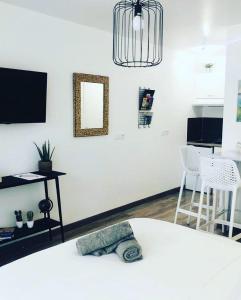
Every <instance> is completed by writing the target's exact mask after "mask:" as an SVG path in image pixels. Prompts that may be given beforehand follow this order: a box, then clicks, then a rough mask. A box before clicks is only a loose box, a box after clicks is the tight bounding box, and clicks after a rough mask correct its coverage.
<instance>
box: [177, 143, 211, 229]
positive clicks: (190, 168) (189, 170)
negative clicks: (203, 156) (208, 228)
mask: <svg viewBox="0 0 241 300" xmlns="http://www.w3.org/2000/svg"><path fill="white" fill-rule="evenodd" d="M181 162H182V166H183V169H184V171H183V176H182V182H181V188H180V192H179V197H178V202H177V208H176V214H175V219H174V223H177V217H178V214H179V213H182V214H185V215H188V220H187V224H190V218H191V217H195V218H197V216H198V214H197V213H195V212H193V211H192V208H193V206H199V203H196V202H194V198H195V193H196V189H197V183H198V179H199V177H200V154H199V152H198V150H197V148H196V147H194V146H183V147H181ZM187 175H191V176H193V177H194V178H195V180H194V185H193V192H192V198H191V204H188V205H184V206H181V201H182V195H183V189H184V186H185V181H186V177H187ZM208 201H209V199H208ZM186 206H188V207H189V208H188V209H185V207H186ZM207 206H208V207H209V202H208V203H207V205H204V206H203V207H204V208H207ZM208 211H209V210H208ZM202 217H203V218H205V219H206V218H207V217H206V216H202ZM208 219H209V216H208Z"/></svg>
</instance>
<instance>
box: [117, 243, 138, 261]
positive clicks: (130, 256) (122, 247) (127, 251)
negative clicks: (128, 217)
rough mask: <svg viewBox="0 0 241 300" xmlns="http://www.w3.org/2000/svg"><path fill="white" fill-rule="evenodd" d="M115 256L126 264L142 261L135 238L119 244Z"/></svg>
mask: <svg viewBox="0 0 241 300" xmlns="http://www.w3.org/2000/svg"><path fill="white" fill-rule="evenodd" d="M115 252H116V253H117V255H118V256H119V257H120V258H121V259H122V260H123V261H124V262H127V263H130V262H134V261H137V260H140V259H142V250H141V246H140V245H139V244H138V242H137V240H136V239H135V238H133V239H131V240H128V241H125V242H121V243H120V244H119V245H118V246H117V248H116V249H115Z"/></svg>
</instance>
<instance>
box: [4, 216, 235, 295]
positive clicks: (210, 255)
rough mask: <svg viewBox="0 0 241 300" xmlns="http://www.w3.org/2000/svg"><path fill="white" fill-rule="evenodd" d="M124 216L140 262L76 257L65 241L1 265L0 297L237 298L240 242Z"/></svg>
mask: <svg viewBox="0 0 241 300" xmlns="http://www.w3.org/2000/svg"><path fill="white" fill-rule="evenodd" d="M129 221H130V223H131V225H132V228H133V231H134V233H135V236H136V238H137V239H138V241H139V243H140V244H141V245H142V249H143V256H144V259H143V260H142V261H138V262H135V263H132V264H125V263H123V262H122V261H120V259H119V258H118V256H117V255H116V254H110V255H107V256H102V257H93V256H85V257H81V256H79V255H78V254H77V251H76V247H75V242H76V240H71V241H69V242H66V243H64V244H61V245H58V246H56V247H52V248H50V249H47V250H44V251H41V252H38V253H35V254H33V255H30V256H27V257H25V258H23V259H20V260H18V261H15V262H13V263H11V264H8V265H6V266H4V267H2V268H1V269H0V299H4V300H16V299H17V300H23V299H24V300H26V299H34V300H40V299H41V300H42V299H47V300H50V299H51V300H55V299H58V300H66V299H67V300H72V299H74V300H77V299H79V300H82V299H83V300H127V299H128V300H137V299H138V300H162V299H163V300H176V299H178V300H182V299H185V300H189V299H195V300H196V299H205V300H206V299H213V300H216V299H219V300H220V299H227V300H238V299H241V244H239V243H237V242H234V241H231V240H228V239H226V238H223V237H220V236H214V235H211V234H208V233H205V232H198V231H195V230H192V229H189V228H186V227H183V226H179V225H174V224H171V223H167V222H163V221H159V220H153V219H143V218H141V219H131V220H129Z"/></svg>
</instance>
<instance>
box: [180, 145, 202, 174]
mask: <svg viewBox="0 0 241 300" xmlns="http://www.w3.org/2000/svg"><path fill="white" fill-rule="evenodd" d="M181 161H182V166H183V168H184V170H185V171H187V172H199V169H200V154H199V152H198V150H197V148H196V147H194V146H183V147H181Z"/></svg>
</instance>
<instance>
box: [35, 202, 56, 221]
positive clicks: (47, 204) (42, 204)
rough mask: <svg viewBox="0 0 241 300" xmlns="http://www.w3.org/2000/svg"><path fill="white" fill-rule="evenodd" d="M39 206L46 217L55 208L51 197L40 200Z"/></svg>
mask: <svg viewBox="0 0 241 300" xmlns="http://www.w3.org/2000/svg"><path fill="white" fill-rule="evenodd" d="M38 207H39V209H40V212H41V213H43V214H44V217H45V218H46V215H47V213H49V212H50V211H51V210H52V208H53V202H52V200H50V199H43V200H41V201H40V202H39V204H38Z"/></svg>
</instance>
